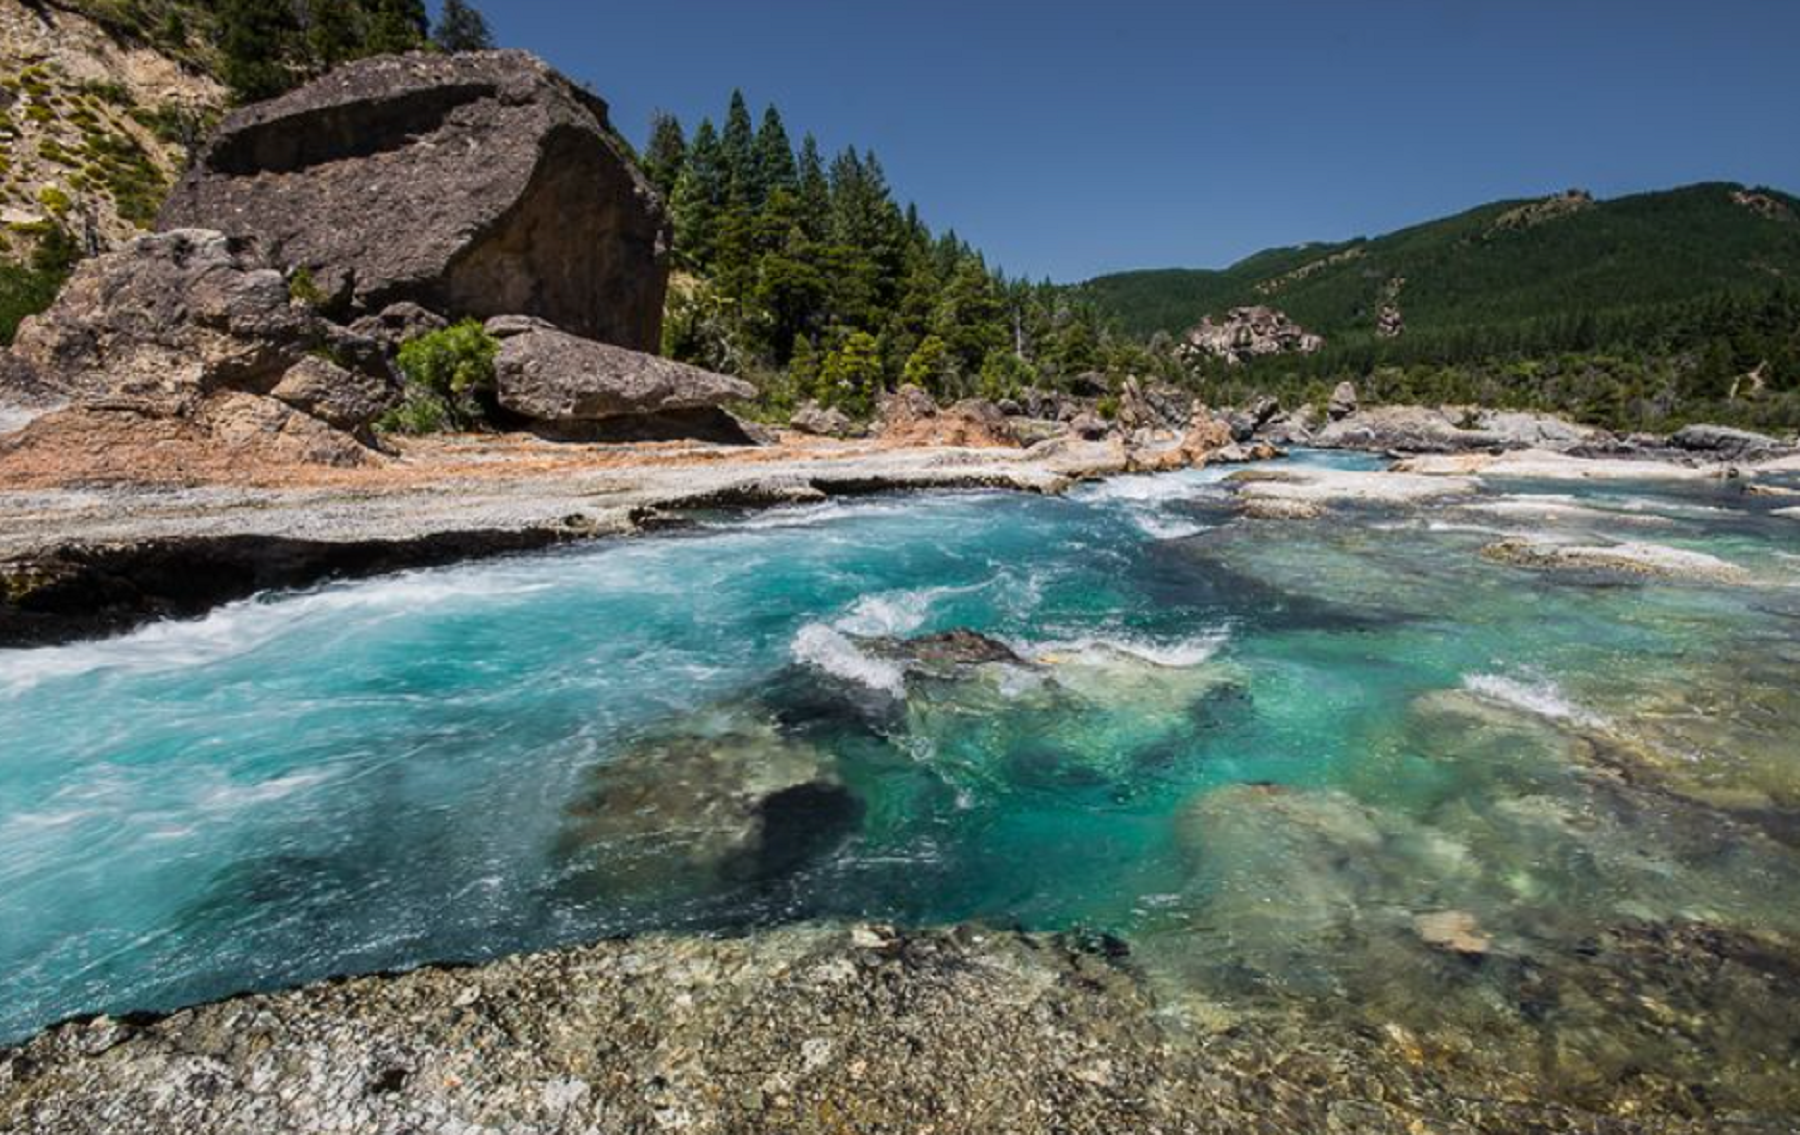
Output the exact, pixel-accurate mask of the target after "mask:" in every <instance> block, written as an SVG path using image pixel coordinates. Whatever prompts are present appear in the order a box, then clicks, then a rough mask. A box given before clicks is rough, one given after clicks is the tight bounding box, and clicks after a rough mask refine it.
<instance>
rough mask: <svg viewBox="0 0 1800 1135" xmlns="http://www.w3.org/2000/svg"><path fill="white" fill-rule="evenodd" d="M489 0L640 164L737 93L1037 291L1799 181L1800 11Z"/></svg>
mask: <svg viewBox="0 0 1800 1135" xmlns="http://www.w3.org/2000/svg"><path fill="white" fill-rule="evenodd" d="M477 3H478V5H479V6H480V7H481V8H482V10H483V11H484V12H485V13H486V15H487V16H488V18H489V20H490V22H491V23H492V24H493V25H494V28H495V32H496V34H497V36H498V38H499V39H500V41H501V42H502V44H503V45H505V46H509V47H523V48H527V49H530V50H532V51H535V52H537V53H539V54H540V55H543V56H544V57H545V58H547V59H549V60H550V61H551V62H552V63H554V64H556V65H557V66H559V67H561V68H562V69H563V70H565V71H567V72H568V73H570V74H571V75H573V76H575V77H576V78H578V79H582V80H586V81H587V82H589V83H591V84H592V86H593V87H594V89H595V90H596V91H598V92H599V93H600V94H601V95H602V96H603V97H604V98H606V100H607V101H608V102H609V103H611V105H612V107H613V118H614V120H615V122H616V123H617V125H618V126H619V128H620V129H622V130H623V131H624V132H625V133H626V134H627V135H628V136H629V137H631V138H632V139H633V140H634V141H636V142H639V143H641V142H642V140H643V138H644V136H645V134H646V124H647V122H648V119H649V116H650V113H651V112H652V111H653V110H656V109H659V108H660V109H665V110H668V111H671V112H673V113H674V114H676V115H677V116H678V117H680V118H681V120H682V121H683V122H684V123H686V124H688V125H689V126H690V127H691V126H692V124H693V123H694V122H696V121H698V119H699V118H700V117H701V116H702V115H713V116H715V117H717V116H719V115H721V114H722V112H723V108H724V105H725V102H726V99H727V97H728V96H729V95H730V92H731V89H732V88H733V87H742V88H743V89H744V92H745V94H746V95H747V96H748V97H749V98H750V100H751V103H752V105H753V107H754V108H756V109H757V110H758V112H759V113H760V108H761V106H762V104H763V103H765V102H770V101H773V102H775V103H776V104H777V105H779V106H780V107H781V110H782V113H783V114H784V115H785V117H786V119H787V123H788V127H789V129H790V130H791V131H792V132H793V133H794V136H795V139H796V140H798V138H799V136H800V134H801V133H802V132H803V131H806V130H811V131H812V132H814V133H815V134H817V135H818V137H819V140H820V142H821V143H822V144H823V145H824V146H825V147H826V148H827V150H828V151H830V150H835V149H838V148H840V147H842V146H844V145H849V144H854V145H857V146H859V147H869V148H873V149H874V150H875V151H876V152H877V153H878V154H879V155H880V157H881V159H882V162H883V164H884V165H885V166H886V168H887V171H888V175H889V178H890V180H891V181H892V182H893V184H894V186H895V190H896V193H897V195H899V196H901V197H902V198H903V199H907V198H910V199H912V200H914V201H916V202H918V204H919V207H920V209H921V211H922V212H923V213H924V215H925V217H926V219H927V220H928V221H929V222H931V223H932V225H933V226H934V227H936V228H940V229H941V228H946V227H953V228H955V229H956V230H957V231H958V232H960V233H961V234H962V235H963V236H965V237H966V238H967V239H969V240H970V241H971V243H973V244H975V245H976V246H977V247H979V248H981V249H983V250H984V251H986V252H987V253H988V254H989V256H990V258H991V259H992V260H993V261H994V262H996V263H998V264H1000V265H1001V266H1003V267H1005V268H1006V269H1007V270H1008V271H1011V272H1014V273H1022V274H1026V275H1031V276H1034V277H1035V276H1050V277H1052V278H1054V279H1057V280H1075V279H1082V278H1086V277H1088V276H1091V275H1094V274H1096V273H1100V272H1104V271H1112V270H1116V269H1122V268H1135V267H1159V266H1175V265H1180V266H1218V265H1223V264H1226V263H1229V262H1230V261H1232V260H1235V259H1237V258H1239V257H1241V256H1244V255H1247V254H1248V253H1251V252H1254V251H1256V250H1258V249H1261V248H1266V247H1269V246H1271V245H1281V244H1293V243H1298V242H1301V241H1306V240H1327V239H1341V238H1345V237H1350V236H1356V235H1359V234H1372V233H1378V232H1384V231H1387V230H1390V229H1393V228H1397V227H1400V226H1403V225H1406V224H1409V223H1412V222H1415V221H1420V220H1425V219H1428V218H1431V217H1434V216H1438V215H1441V214H1444V213H1449V212H1455V211H1458V210H1461V209H1463V208H1466V207H1468V206H1471V205H1475V204H1479V203H1482V202H1485V201H1489V200H1493V199H1496V198H1501V197H1515V196H1529V195H1537V194H1543V193H1549V192H1554V191H1558V190H1561V189H1565V188H1568V187H1570V186H1581V187H1584V188H1587V189H1590V190H1592V191H1594V192H1595V193H1597V194H1599V195H1601V196H1614V195H1617V194H1621V193H1629V192H1633V191H1637V190H1642V189H1655V188H1665V187H1668V186H1672V185H1677V184H1682V183H1687V182H1693V181H1701V180H1714V179H1717V180H1729V181H1743V182H1750V183H1764V184H1772V185H1775V186H1777V187H1780V188H1784V189H1788V190H1790V191H1792V190H1794V189H1796V188H1800V2H1797V0H1234V2H1232V3H1213V2H1206V0H1202V2H1189V3H1182V2H1179V0H1096V2H1091V3H1069V2H1060V0H1040V2H1035V3H1026V2H1022V0H1017V2H1015V0H1004V2H996V0H956V2H950V0H892V2H889V3H876V2H873V0H635V2H632V3H580V2H574V3H572V2H570V0H477Z"/></svg>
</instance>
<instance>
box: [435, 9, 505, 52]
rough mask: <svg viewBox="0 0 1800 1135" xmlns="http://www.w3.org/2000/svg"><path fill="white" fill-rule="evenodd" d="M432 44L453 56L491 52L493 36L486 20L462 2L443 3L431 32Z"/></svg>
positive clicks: (478, 12) (477, 11)
mask: <svg viewBox="0 0 1800 1135" xmlns="http://www.w3.org/2000/svg"><path fill="white" fill-rule="evenodd" d="M431 42H432V43H435V44H436V45H437V46H438V48H439V50H441V51H445V52H448V53H449V54H451V55H455V54H457V53H459V52H464V51H492V50H493V49H494V33H493V31H492V30H491V29H490V28H489V27H488V22H487V17H485V16H483V15H482V14H481V12H480V11H479V10H477V9H476V8H475V6H474V5H473V4H469V3H466V2H465V0H444V10H443V12H442V13H441V14H440V15H439V16H438V21H437V26H436V27H434V28H432V29H431Z"/></svg>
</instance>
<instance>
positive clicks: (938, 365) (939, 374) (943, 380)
mask: <svg viewBox="0 0 1800 1135" xmlns="http://www.w3.org/2000/svg"><path fill="white" fill-rule="evenodd" d="M951 378H952V375H951V373H950V350H949V348H947V347H945V346H944V341H943V340H942V339H940V338H938V337H937V336H936V335H927V336H926V337H925V338H924V339H923V340H922V341H921V342H920V343H919V346H918V349H917V350H915V351H913V353H912V357H911V358H909V359H907V360H906V368H905V369H904V370H903V371H902V372H901V374H900V381H902V382H906V383H911V384H912V385H913V386H916V387H918V388H919V389H921V390H924V391H926V392H928V393H930V394H931V395H932V396H933V397H935V398H941V397H943V396H945V395H946V394H948V393H949V387H950V380H951Z"/></svg>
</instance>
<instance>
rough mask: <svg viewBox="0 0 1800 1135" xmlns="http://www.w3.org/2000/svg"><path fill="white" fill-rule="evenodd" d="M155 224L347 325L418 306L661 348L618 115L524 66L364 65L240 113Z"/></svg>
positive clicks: (651, 259)
mask: <svg viewBox="0 0 1800 1135" xmlns="http://www.w3.org/2000/svg"><path fill="white" fill-rule="evenodd" d="M159 225H160V227H162V228H165V229H173V228H184V227H198V228H213V229H218V230H221V231H224V232H226V233H229V234H231V235H234V236H238V235H243V236H255V237H258V238H260V239H262V240H263V241H264V242H265V243H266V245H267V247H268V248H269V249H270V250H271V253H272V254H273V255H274V257H275V258H276V259H277V261H278V262H279V263H280V264H281V265H282V266H283V267H285V268H288V269H302V268H304V269H306V271H307V272H308V273H309V274H310V275H311V277H312V278H313V279H314V280H316V281H317V284H318V286H319V287H320V288H321V289H322V291H323V293H324V295H325V297H326V299H327V301H328V306H329V308H330V309H331V310H332V311H334V312H341V313H346V314H350V315H361V314H372V313H376V312H379V311H381V310H382V309H383V308H385V307H388V306H389V305H392V304H395V303H400V302H411V303H417V304H419V305H421V306H423V307H426V308H429V309H431V310H432V311H436V312H439V313H441V314H443V315H446V316H450V317H453V318H455V317H465V316H472V317H477V318H484V319H485V318H489V317H492V316H500V315H528V316H535V317H537V318H540V319H544V320H547V321H549V322H550V323H552V324H555V325H556V326H557V327H559V328H561V329H562V330H564V331H567V332H569V333H571V334H575V335H580V336H582V337H584V338H589V339H597V340H600V341H602V342H606V343H612V344H615V345H618V346H622V347H628V348H631V349H634V350H641V351H655V350H656V349H657V347H658V346H659V341H660V338H661V327H662V308H663V297H664V293H665V291H666V288H667V284H668V263H667V250H668V235H669V233H668V222H667V220H666V218H665V216H664V213H663V208H662V203H661V202H660V200H659V199H658V198H657V196H656V194H655V192H654V190H652V189H651V188H650V186H649V184H648V182H646V181H645V180H644V177H643V175H642V174H641V173H639V172H638V170H637V167H636V165H635V164H634V163H633V162H632V160H631V157H630V155H629V154H628V153H627V152H626V150H625V147H624V145H623V144H622V143H621V142H620V141H619V139H618V138H617V136H616V135H615V134H614V133H613V132H612V129H611V127H610V126H609V125H608V122H607V108H606V104H605V103H603V102H601V101H600V100H599V99H598V98H595V97H594V96H592V95H590V94H587V93H586V92H584V91H582V90H580V89H579V88H577V87H576V86H575V85H574V84H572V83H570V82H569V81H568V80H567V79H565V78H563V77H562V76H561V75H558V74H557V73H556V72H554V71H552V70H551V69H550V68H549V67H548V66H546V65H545V64H544V63H543V62H541V61H540V60H538V59H536V58H534V57H532V56H530V55H527V54H525V53H524V52H517V51H496V52H481V53H475V54H468V55H455V56H442V55H425V54H419V55H406V56H386V57H381V58H376V59H367V60H362V61H360V62H357V63H352V64H350V65H348V66H345V67H342V68H339V69H338V70H336V71H334V72H332V73H331V74H329V75H327V76H325V77H324V78H322V79H318V80H316V81H314V82H312V83H308V84H307V85H306V86H304V87H301V88H299V89H298V90H295V91H292V92H290V93H289V94H286V95H283V96H282V97H280V98H278V99H273V100H271V101H269V102H265V103H258V104H256V105H255V106H251V107H246V108H245V109H243V110H241V111H238V112H236V113H234V114H233V115H231V116H230V117H229V118H227V119H226V120H225V122H224V124H223V125H222V126H221V127H220V129H219V131H218V133H217V134H216V135H215V136H214V137H213V139H212V141H211V142H210V143H209V144H208V146H207V148H206V150H205V152H204V153H203V154H202V155H201V156H200V159H199V161H198V162H197V163H196V164H195V166H194V167H193V169H192V170H190V171H189V173H188V175H187V176H186V177H185V178H184V179H183V180H182V182H181V183H180V185H178V186H177V187H176V189H175V191H174V193H173V195H172V196H171V197H170V199H169V202H168V204H167V205H166V206H165V207H164V208H163V211H162V216H161V219H160V221H159Z"/></svg>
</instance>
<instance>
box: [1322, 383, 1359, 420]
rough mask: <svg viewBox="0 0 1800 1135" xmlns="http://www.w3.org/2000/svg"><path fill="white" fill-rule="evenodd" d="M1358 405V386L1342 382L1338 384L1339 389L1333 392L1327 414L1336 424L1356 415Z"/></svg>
mask: <svg viewBox="0 0 1800 1135" xmlns="http://www.w3.org/2000/svg"><path fill="white" fill-rule="evenodd" d="M1358 405H1359V403H1358V401H1357V397H1356V384H1355V383H1352V382H1340V383H1338V384H1337V389H1336V390H1333V391H1332V392H1331V402H1330V404H1329V405H1328V406H1327V407H1326V411H1325V413H1326V416H1327V417H1329V418H1330V419H1331V420H1332V421H1334V422H1335V421H1339V420H1341V419H1344V418H1348V417H1349V416H1350V415H1351V414H1354V413H1356V411H1357V407H1358Z"/></svg>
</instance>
